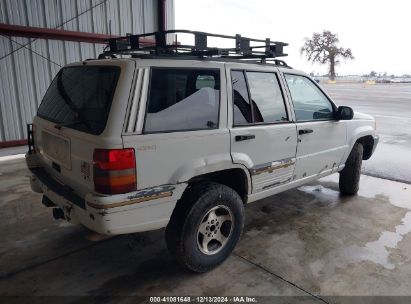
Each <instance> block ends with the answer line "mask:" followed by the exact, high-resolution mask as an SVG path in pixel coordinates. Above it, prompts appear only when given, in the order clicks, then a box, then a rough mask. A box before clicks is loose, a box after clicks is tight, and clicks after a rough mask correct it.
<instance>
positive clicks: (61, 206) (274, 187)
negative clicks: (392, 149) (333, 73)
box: [26, 31, 378, 272]
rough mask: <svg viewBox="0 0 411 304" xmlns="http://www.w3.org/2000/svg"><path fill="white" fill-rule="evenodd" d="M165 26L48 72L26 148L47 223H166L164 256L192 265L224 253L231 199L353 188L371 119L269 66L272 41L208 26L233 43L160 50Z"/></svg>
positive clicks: (274, 51) (278, 48)
mask: <svg viewBox="0 0 411 304" xmlns="http://www.w3.org/2000/svg"><path fill="white" fill-rule="evenodd" d="M175 32H176V31H169V32H161V33H160V34H159V33H155V34H151V35H156V40H158V41H160V42H159V43H156V45H155V46H151V47H150V46H141V45H139V43H138V41H139V39H140V38H141V37H146V36H147V35H135V36H128V37H123V38H121V39H112V40H110V42H109V45H110V50H108V51H106V52H105V53H104V54H103V55H102V56H101V59H98V60H87V61H84V62H79V63H74V64H70V65H67V66H66V67H64V68H62V69H61V70H60V71H59V72H58V74H57V76H56V77H55V79H54V80H53V82H52V83H51V85H50V87H49V89H48V90H47V93H46V94H45V96H44V98H43V101H42V103H41V105H40V107H39V109H38V112H37V116H35V117H34V119H33V124H32V125H29V126H28V133H29V152H28V153H27V156H26V160H27V164H28V167H29V169H30V170H31V172H32V177H31V186H32V189H33V191H35V192H39V193H43V194H44V195H43V204H44V205H46V206H47V207H51V208H52V209H53V215H54V217H55V218H56V219H58V218H61V219H65V220H67V221H69V222H72V223H81V224H82V225H84V226H86V227H87V228H89V229H91V230H93V231H96V232H98V233H101V234H108V235H114V234H124V233H134V232H139V231H148V230H154V229H159V228H163V227H166V240H167V246H168V248H169V250H170V252H171V253H172V254H174V255H175V257H176V258H177V260H178V261H179V262H180V263H181V264H182V265H184V266H185V267H187V268H189V269H191V270H193V271H197V272H203V271H207V270H209V269H211V268H212V267H214V266H216V265H218V264H219V263H221V262H222V261H224V260H225V259H226V258H227V256H228V255H229V254H230V253H231V251H232V250H233V248H234V246H235V245H236V243H237V241H238V240H239V238H240V235H241V233H242V230H243V225H244V205H245V204H247V203H251V202H254V201H256V200H259V199H262V198H265V197H268V196H271V195H274V194H276V193H279V192H282V191H285V190H288V189H290V188H294V187H298V186H300V185H303V184H305V183H308V182H310V181H313V180H315V179H318V178H320V177H323V176H326V175H329V174H332V173H336V172H339V173H340V190H341V192H342V193H343V194H347V195H353V194H355V193H356V192H357V191H358V185H359V180H360V171H361V162H362V160H365V159H368V158H370V157H371V155H372V154H373V152H374V149H375V147H376V145H377V142H378V137H377V135H376V132H375V121H374V119H373V118H372V117H371V116H369V115H365V114H360V113H354V112H353V110H352V109H351V108H349V107H343V106H340V107H337V106H336V105H335V104H334V102H333V101H332V100H331V98H330V97H329V96H328V95H327V94H326V93H325V92H324V91H323V90H322V89H321V88H320V87H319V86H318V84H317V83H316V82H315V81H313V80H312V79H311V78H310V77H309V76H307V75H306V74H305V73H303V72H300V71H296V70H293V69H291V68H290V67H288V66H287V65H286V64H285V63H284V62H283V61H278V60H274V61H273V63H269V58H273V57H278V56H280V55H282V46H283V45H286V44H281V43H279V42H271V41H270V40H268V39H267V40H253V39H249V38H242V37H241V36H239V35H237V36H235V37H229V36H222V37H223V38H227V37H229V38H232V39H235V40H236V47H235V48H233V49H217V48H209V47H207V43H205V44H204V37H206V38H207V37H209V36H217V37H219V35H212V34H206V33H199V32H192V33H193V34H194V35H195V36H196V45H195V46H193V47H191V48H188V49H187V46H182V45H178V44H173V45H172V47H171V48H170V47H166V44H165V42H164V41H165V36H166V35H168V34H174V33H175ZM227 39H228V38H227ZM247 39H248V40H247ZM205 40H206V39H205ZM136 41H137V42H136ZM247 41H248V44H247ZM250 41H256V42H261V43H263V45H264V46H265V48H264V50H263V51H261V52H259V51H257V50H256V49H255V48H257V47H255V48H254V47H251V46H250V44H249V42H250ZM261 43H260V44H261ZM183 47H185V49H183ZM260 48H261V47H260ZM233 50H234V51H233ZM115 53H119V54H121V55H131V57H130V58H113V57H115V56H114V54H115ZM107 57H109V58H107Z"/></svg>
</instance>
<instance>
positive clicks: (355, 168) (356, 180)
mask: <svg viewBox="0 0 411 304" xmlns="http://www.w3.org/2000/svg"><path fill="white" fill-rule="evenodd" d="M363 152H364V148H363V146H362V144H360V143H355V145H354V147H353V148H352V150H351V153H350V155H349V156H348V159H347V161H346V162H345V167H344V169H343V170H342V171H341V172H340V182H339V186H340V192H341V193H342V194H345V195H354V194H356V193H357V192H358V189H359V186H360V176H361V164H362V157H363Z"/></svg>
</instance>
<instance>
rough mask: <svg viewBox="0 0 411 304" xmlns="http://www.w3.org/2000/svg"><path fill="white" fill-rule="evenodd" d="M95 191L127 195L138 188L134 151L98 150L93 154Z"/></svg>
mask: <svg viewBox="0 0 411 304" xmlns="http://www.w3.org/2000/svg"><path fill="white" fill-rule="evenodd" d="M93 172H94V190H95V191H96V192H99V193H104V194H119V193H127V192H130V191H133V190H136V188H137V176H136V159H135V155H134V149H96V150H94V154H93Z"/></svg>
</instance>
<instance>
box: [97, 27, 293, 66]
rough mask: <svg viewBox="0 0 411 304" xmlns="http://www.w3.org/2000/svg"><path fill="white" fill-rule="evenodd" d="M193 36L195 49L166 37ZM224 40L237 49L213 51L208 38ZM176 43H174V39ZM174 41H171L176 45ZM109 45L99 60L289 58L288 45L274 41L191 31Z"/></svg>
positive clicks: (127, 38)
mask: <svg viewBox="0 0 411 304" xmlns="http://www.w3.org/2000/svg"><path fill="white" fill-rule="evenodd" d="M177 34H191V35H194V45H189V44H184V45H182V44H179V43H177V42H173V43H171V44H168V43H167V41H168V40H167V38H168V36H167V35H175V37H176V36H177ZM147 37H154V43H147V40H145V41H144V38H147ZM211 37H213V38H223V39H229V40H234V47H228V48H227V47H225V48H218V47H210V46H209V45H208V44H209V38H211ZM173 40H174V39H173ZM173 40H172V41H173ZM107 42H108V44H107V46H106V48H105V49H104V52H103V53H102V54H101V55H100V56H99V57H100V58H104V57H110V56H112V55H114V54H116V55H133V56H134V57H136V56H139V55H140V56H142V55H157V56H161V55H167V56H170V55H175V56H179V55H180V56H181V55H183V56H196V57H223V58H226V57H227V58H228V57H229V58H237V59H248V58H256V59H258V58H260V59H264V58H276V57H282V56H287V54H285V53H284V52H283V50H284V46H287V45H288V44H287V43H285V42H280V41H271V40H270V39H269V38H266V39H254V38H248V37H242V36H241V35H239V34H237V35H235V36H228V35H220V34H211V33H206V32H199V31H189V30H168V31H160V32H152V33H146V34H139V35H127V36H124V37H118V38H111V39H108V40H107Z"/></svg>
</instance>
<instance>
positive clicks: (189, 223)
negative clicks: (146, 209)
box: [166, 182, 244, 272]
mask: <svg viewBox="0 0 411 304" xmlns="http://www.w3.org/2000/svg"><path fill="white" fill-rule="evenodd" d="M212 211H214V215H217V217H214V215H213V218H214V219H216V220H215V222H214V224H215V225H214V229H213V227H212V226H213V225H212V224H211V215H212ZM228 217H230V218H231V219H232V221H230V220H226V219H225V218H228ZM220 222H221V223H220ZM208 223H209V224H208ZM200 224H201V226H200ZM204 227H205V228H204ZM243 227H244V206H243V202H242V200H241V198H240V196H239V195H238V193H237V192H236V191H234V190H233V189H231V188H229V187H227V186H225V185H221V184H217V183H211V182H205V183H199V184H196V185H193V186H191V187H190V189H188V190H187V191H186V193H185V194H184V195H183V197H182V199H181V200H180V201H179V202H178V203H177V206H176V208H175V210H174V212H173V215H172V216H171V219H170V222H169V224H168V225H167V228H166V242H167V248H168V250H169V251H170V253H171V254H172V255H173V256H174V257H175V258H176V259H177V261H178V262H179V263H180V264H181V265H182V266H184V267H185V268H187V269H189V270H191V271H194V272H206V271H208V270H210V269H212V268H214V267H216V266H217V265H219V264H220V263H222V262H223V261H224V260H225V259H226V258H227V257H228V256H229V255H230V254H231V252H232V251H233V249H234V247H235V245H236V244H237V242H238V240H239V239H240V236H241V233H242V231H243ZM205 229H207V231H206V234H211V238H212V237H213V236H215V235H216V233H218V234H219V235H223V236H224V237H226V238H225V239H224V238H221V239H223V242H224V245H221V244H223V243H222V242H221V243H220V242H219V241H217V240H211V241H210V242H208V241H207V240H209V239H211V238H209V237H207V236H205V235H203V234H202V233H201V232H199V231H201V230H204V231H205ZM217 230H218V231H217ZM213 233H214V234H213ZM204 237H207V239H204ZM203 239H204V242H203ZM200 243H201V244H200ZM204 244H208V245H210V246H207V247H205V246H202V245H204ZM211 245H212V246H211ZM219 245H221V246H219ZM202 250H206V251H208V250H210V251H209V252H208V254H206V253H205V252H203V251H202ZM213 252H215V253H213Z"/></svg>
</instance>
